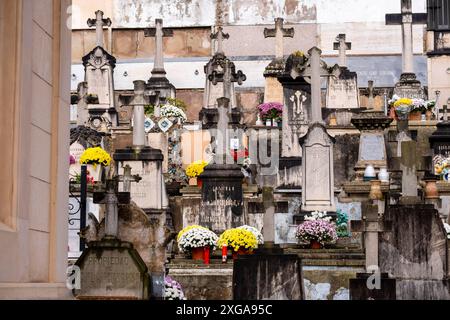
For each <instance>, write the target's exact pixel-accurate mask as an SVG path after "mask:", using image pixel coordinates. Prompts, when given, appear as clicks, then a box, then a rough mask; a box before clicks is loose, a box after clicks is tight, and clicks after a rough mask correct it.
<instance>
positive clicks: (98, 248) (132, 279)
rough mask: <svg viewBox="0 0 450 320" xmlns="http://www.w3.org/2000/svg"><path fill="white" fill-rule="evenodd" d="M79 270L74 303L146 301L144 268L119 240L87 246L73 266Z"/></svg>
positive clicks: (133, 252)
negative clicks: (80, 271)
mask: <svg viewBox="0 0 450 320" xmlns="http://www.w3.org/2000/svg"><path fill="white" fill-rule="evenodd" d="M76 265H77V266H78V267H80V268H81V270H82V274H81V289H79V290H74V294H75V296H76V298H77V299H80V300H83V299H90V300H95V299H102V300H103V299H129V300H133V299H136V300H138V299H139V300H147V299H148V298H149V296H150V294H149V276H148V273H147V266H146V265H145V263H144V261H143V260H142V259H141V257H140V256H139V254H138V253H137V251H136V250H135V249H134V248H133V245H132V244H131V243H128V242H122V241H120V240H115V239H114V240H113V239H111V240H102V241H95V242H90V243H89V248H88V249H87V250H85V251H84V252H83V254H82V255H81V257H80V258H79V259H78V261H77V262H76Z"/></svg>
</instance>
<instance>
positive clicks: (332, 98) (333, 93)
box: [326, 34, 359, 109]
mask: <svg viewBox="0 0 450 320" xmlns="http://www.w3.org/2000/svg"><path fill="white" fill-rule="evenodd" d="M336 40H337V42H335V43H334V50H339V67H340V69H341V73H340V75H339V77H336V78H335V77H329V78H328V85H327V98H326V106H327V108H331V109H357V108H359V90H358V81H357V75H356V72H351V71H350V70H349V69H348V67H347V56H346V51H347V50H351V48H352V46H351V42H346V41H345V34H339V35H338V36H337V37H336Z"/></svg>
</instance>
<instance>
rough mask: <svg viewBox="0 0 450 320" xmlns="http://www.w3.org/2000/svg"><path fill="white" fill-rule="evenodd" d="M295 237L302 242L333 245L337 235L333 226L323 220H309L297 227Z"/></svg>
mask: <svg viewBox="0 0 450 320" xmlns="http://www.w3.org/2000/svg"><path fill="white" fill-rule="evenodd" d="M295 236H296V237H297V238H298V239H300V240H302V241H306V242H308V241H311V240H315V241H318V242H320V243H321V244H325V243H334V242H336V240H337V233H336V228H335V226H334V224H332V223H330V222H328V221H325V220H309V221H305V222H303V223H302V224H301V225H299V226H298V227H297V232H296V234H295Z"/></svg>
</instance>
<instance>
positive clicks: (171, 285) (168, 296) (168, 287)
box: [164, 276, 186, 300]
mask: <svg viewBox="0 0 450 320" xmlns="http://www.w3.org/2000/svg"><path fill="white" fill-rule="evenodd" d="M164 287H165V288H164V299H165V300H186V297H185V296H184V293H183V288H182V287H181V285H180V284H179V283H178V282H177V281H175V280H173V279H172V278H171V277H169V276H166V277H164Z"/></svg>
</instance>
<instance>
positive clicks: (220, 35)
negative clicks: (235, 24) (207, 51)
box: [211, 27, 230, 54]
mask: <svg viewBox="0 0 450 320" xmlns="http://www.w3.org/2000/svg"><path fill="white" fill-rule="evenodd" d="M229 38H230V35H229V34H228V33H224V32H223V28H222V27H218V28H217V32H216V33H213V34H211V39H213V40H216V52H215V53H222V54H223V40H224V39H229Z"/></svg>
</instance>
